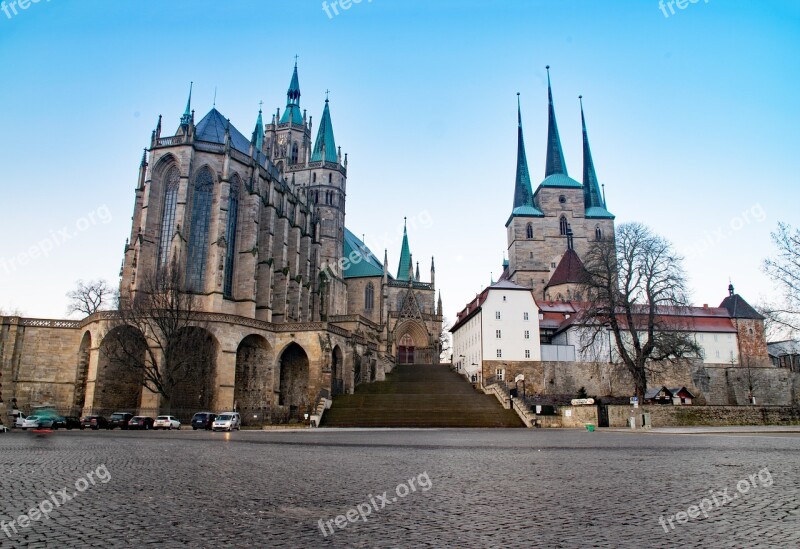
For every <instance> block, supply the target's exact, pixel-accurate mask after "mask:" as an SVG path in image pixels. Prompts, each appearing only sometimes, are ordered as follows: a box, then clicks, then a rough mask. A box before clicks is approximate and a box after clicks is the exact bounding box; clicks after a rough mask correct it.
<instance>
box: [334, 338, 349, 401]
mask: <svg viewBox="0 0 800 549" xmlns="http://www.w3.org/2000/svg"><path fill="white" fill-rule="evenodd" d="M346 392H347V382H346V376H345V371H344V353H343V352H342V348H341V347H339V346H338V345H336V346H335V347H334V348H333V351H331V396H336V395H341V394H344V393H346Z"/></svg>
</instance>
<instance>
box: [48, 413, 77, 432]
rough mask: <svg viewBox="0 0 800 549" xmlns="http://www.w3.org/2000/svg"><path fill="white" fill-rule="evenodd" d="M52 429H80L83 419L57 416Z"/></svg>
mask: <svg viewBox="0 0 800 549" xmlns="http://www.w3.org/2000/svg"><path fill="white" fill-rule="evenodd" d="M51 428H52V429H80V428H81V418H79V417H75V416H56V417H54V418H53V424H52V426H51Z"/></svg>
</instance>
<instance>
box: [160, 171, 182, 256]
mask: <svg viewBox="0 0 800 549" xmlns="http://www.w3.org/2000/svg"><path fill="white" fill-rule="evenodd" d="M180 180H181V175H180V173H179V172H178V167H177V166H172V167H171V168H170V169H169V170H168V171H167V175H166V177H164V207H163V208H162V210H161V228H160V230H159V235H160V239H159V244H158V268H159V269H160V268H162V267H163V266H164V265H166V264H167V263H168V261H169V248H170V245H171V244H172V237H173V236H174V235H175V205H176V204H177V202H178V183H179V182H180Z"/></svg>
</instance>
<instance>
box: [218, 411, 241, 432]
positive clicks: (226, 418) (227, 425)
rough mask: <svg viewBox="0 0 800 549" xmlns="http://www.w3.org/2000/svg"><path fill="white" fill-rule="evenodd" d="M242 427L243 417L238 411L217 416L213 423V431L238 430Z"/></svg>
mask: <svg viewBox="0 0 800 549" xmlns="http://www.w3.org/2000/svg"><path fill="white" fill-rule="evenodd" d="M241 427H242V418H241V416H240V415H239V414H238V413H237V412H225V413H223V414H220V415H218V416H217V419H215V420H214V423H213V424H212V425H211V430H212V431H233V430H234V429H236V430H237V431H238V430H239V429H241Z"/></svg>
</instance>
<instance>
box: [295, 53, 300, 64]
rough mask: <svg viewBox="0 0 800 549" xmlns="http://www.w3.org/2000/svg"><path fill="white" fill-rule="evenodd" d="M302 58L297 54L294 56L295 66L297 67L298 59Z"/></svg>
mask: <svg viewBox="0 0 800 549" xmlns="http://www.w3.org/2000/svg"><path fill="white" fill-rule="evenodd" d="M298 57H300V56H299V55H297V54H295V56H294V66H295V67H296V66H297V58H298Z"/></svg>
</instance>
